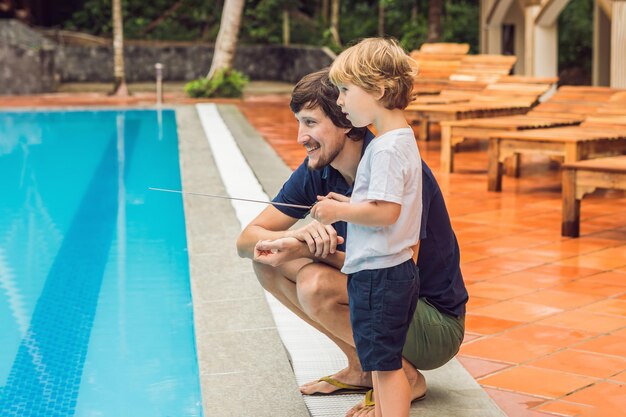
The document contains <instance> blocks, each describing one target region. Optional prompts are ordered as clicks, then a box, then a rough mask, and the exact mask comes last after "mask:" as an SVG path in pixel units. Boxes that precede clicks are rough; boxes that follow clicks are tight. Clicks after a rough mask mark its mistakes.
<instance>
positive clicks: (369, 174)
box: [341, 127, 422, 274]
mask: <svg viewBox="0 0 626 417" xmlns="http://www.w3.org/2000/svg"><path fill="white" fill-rule="evenodd" d="M368 200H369V201H371V200H379V201H390V202H393V203H398V204H401V205H402V210H401V211H400V217H399V218H398V220H397V221H396V222H395V223H394V224H392V225H390V226H382V227H370V226H362V225H358V224H353V223H348V230H347V236H348V237H347V242H346V259H345V262H344V265H343V268H342V269H341V272H343V273H344V274H352V273H354V272H357V271H363V270H366V269H381V268H389V267H392V266H396V265H399V264H401V263H402V262H404V261H407V260H409V259H411V257H412V256H413V250H412V249H411V247H412V246H414V245H415V244H416V243H417V241H418V239H419V234H420V225H421V221H422V159H421V157H420V154H419V150H418V148H417V143H416V142H415V136H414V134H413V130H412V129H411V128H409V127H406V128H401V129H395V130H391V131H389V132H387V133H385V134H383V135H381V136H379V137H376V138H375V139H374V140H372V142H371V143H370V144H369V146H368V147H367V148H365V153H364V154H363V157H362V158H361V161H360V162H359V167H358V169H357V173H356V178H355V180H354V187H353V191H352V197H351V198H350V202H351V203H360V202H363V201H368Z"/></svg>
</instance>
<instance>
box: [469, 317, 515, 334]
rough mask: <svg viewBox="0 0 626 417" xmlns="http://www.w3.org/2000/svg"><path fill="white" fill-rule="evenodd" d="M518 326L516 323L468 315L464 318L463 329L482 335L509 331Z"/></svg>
mask: <svg viewBox="0 0 626 417" xmlns="http://www.w3.org/2000/svg"><path fill="white" fill-rule="evenodd" d="M519 325H520V322H518V321H512V320H505V319H497V318H493V317H487V316H479V315H475V314H468V315H467V316H465V328H466V329H467V330H469V331H470V332H472V333H478V334H483V335H484V334H493V333H499V332H501V331H503V330H505V329H510V328H512V327H515V326H519Z"/></svg>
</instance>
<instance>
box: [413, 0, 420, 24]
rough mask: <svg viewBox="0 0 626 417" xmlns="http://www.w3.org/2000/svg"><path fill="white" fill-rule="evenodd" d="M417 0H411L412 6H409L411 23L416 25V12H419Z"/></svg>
mask: <svg viewBox="0 0 626 417" xmlns="http://www.w3.org/2000/svg"><path fill="white" fill-rule="evenodd" d="M418 1H419V0H413V5H412V6H411V23H413V24H417V12H418V10H419V8H418V5H417V2H418Z"/></svg>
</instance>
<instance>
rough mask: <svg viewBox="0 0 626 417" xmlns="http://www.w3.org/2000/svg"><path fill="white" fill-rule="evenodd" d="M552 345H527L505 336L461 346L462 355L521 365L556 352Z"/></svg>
mask: <svg viewBox="0 0 626 417" xmlns="http://www.w3.org/2000/svg"><path fill="white" fill-rule="evenodd" d="M557 349H558V348H557V347H555V346H552V345H540V344H537V343H527V342H523V341H520V340H519V339H510V338H508V337H503V336H493V337H489V338H484V339H481V340H477V341H474V342H471V343H466V344H464V345H463V346H461V351H460V352H461V354H462V355H465V356H471V357H475V358H482V359H488V360H493V361H498V362H506V363H512V364H520V363H523V362H526V361H529V360H531V359H534V358H538V357H541V356H544V355H547V354H549V353H552V352H554V351H556V350H557Z"/></svg>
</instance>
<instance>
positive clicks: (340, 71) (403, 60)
mask: <svg viewBox="0 0 626 417" xmlns="http://www.w3.org/2000/svg"><path fill="white" fill-rule="evenodd" d="M416 72H417V63H416V62H415V61H414V60H413V59H411V58H410V57H409V56H408V55H407V54H406V52H405V51H404V49H402V47H401V46H400V44H399V43H398V41H396V40H395V39H393V38H366V39H363V40H362V41H360V42H359V43H357V44H356V45H354V46H351V47H350V48H348V49H346V50H345V51H343V52H342V53H341V54H340V55H339V56H338V57H337V59H335V62H333V64H332V66H331V67H330V73H329V77H330V79H331V81H332V83H333V84H335V85H337V84H347V83H351V84H354V85H356V86H358V87H361V88H362V89H364V90H365V91H368V92H370V93H373V94H379V93H381V92H383V96H382V97H381V98H380V102H381V104H382V105H383V106H385V108H387V109H390V110H391V109H401V110H404V109H405V108H406V106H408V105H409V103H410V102H411V101H413V78H414V76H415V74H416Z"/></svg>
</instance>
